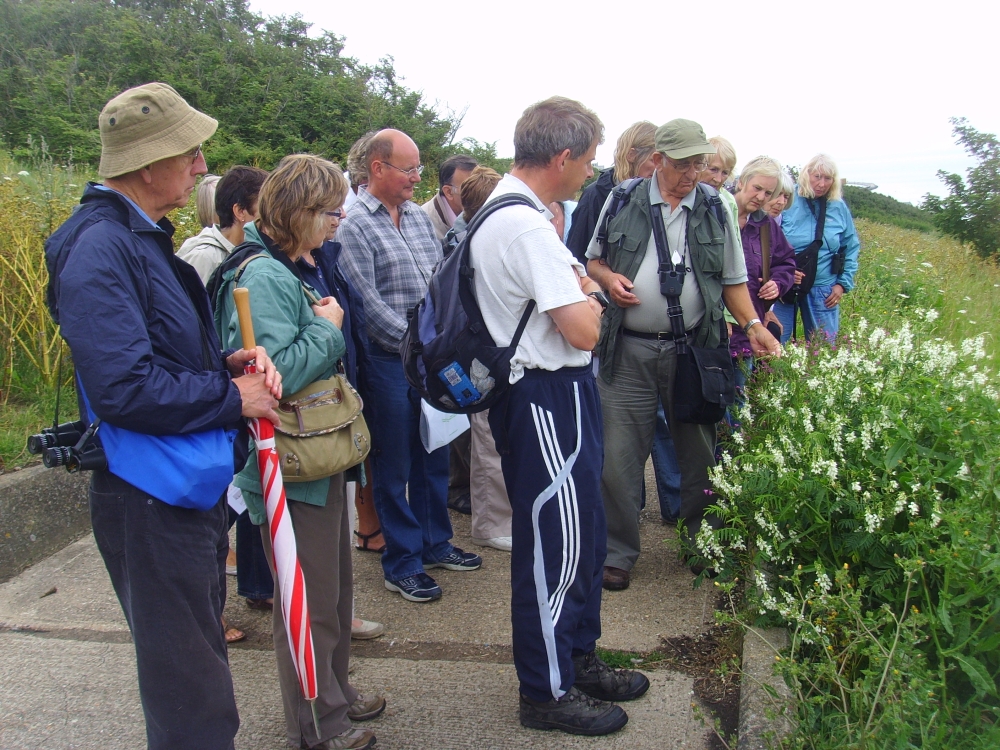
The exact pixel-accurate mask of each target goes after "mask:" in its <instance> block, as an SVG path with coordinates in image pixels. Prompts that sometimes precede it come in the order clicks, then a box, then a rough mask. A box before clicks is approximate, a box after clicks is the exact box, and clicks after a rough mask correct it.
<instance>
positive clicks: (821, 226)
mask: <svg viewBox="0 0 1000 750" xmlns="http://www.w3.org/2000/svg"><path fill="white" fill-rule="evenodd" d="M816 200H817V201H818V202H819V218H818V219H816V235H815V236H814V237H813V242H818V243H820V246H822V244H823V231H824V230H825V229H826V196H824V197H822V198H817V199H816ZM809 208H810V210H811V209H812V201H810V206H809ZM813 215H814V216H815V214H813Z"/></svg>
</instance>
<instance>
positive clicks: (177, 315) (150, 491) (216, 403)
mask: <svg viewBox="0 0 1000 750" xmlns="http://www.w3.org/2000/svg"><path fill="white" fill-rule="evenodd" d="M99 123H100V132H101V145H102V150H101V165H100V169H99V174H100V175H101V176H102V177H103V178H104V184H103V185H101V184H96V183H91V184H89V185H88V186H87V189H86V191H85V192H84V194H83V198H82V199H81V201H80V203H81V205H80V207H79V209H78V210H77V211H76V212H75V213H74V214H73V215H72V216H71V217H70V218H69V219H68V220H67V221H66V222H65V223H64V224H63V225H62V226H61V227H60V228H59V229H58V230H56V232H55V234H53V235H52V237H50V238H49V240H48V242H47V243H46V246H45V255H46V264H47V265H48V269H49V277H50V283H49V297H48V301H49V307H50V310H51V312H52V316H53V318H54V319H55V320H56V322H57V323H59V324H60V326H61V331H62V335H63V337H64V338H65V339H66V342H67V343H68V344H69V347H70V349H71V350H72V352H73V362H74V364H75V365H76V373H77V383H78V386H79V395H80V398H81V401H82V405H81V412H82V414H81V418H82V419H83V420H85V421H88V422H92V421H94V420H95V419H96V418H100V419H101V420H102V422H101V425H100V430H99V432H98V436H99V437H100V440H101V443H102V446H103V449H104V453H105V455H106V456H107V466H106V467H105V468H101V469H96V470H95V471H94V472H93V475H92V476H91V483H90V510H91V520H92V525H93V529H94V537H95V539H96V541H97V546H98V549H99V550H100V552H101V556H102V557H103V558H104V564H105V566H106V567H107V569H108V573H109V575H110V576H111V582H112V584H113V586H114V589H115V593H116V594H117V596H118V600H119V602H120V603H121V607H122V611H123V612H124V613H125V618H126V620H128V624H129V628H130V630H131V632H132V639H133V641H134V642H135V650H136V662H137V667H138V677H139V693H140V696H141V698H142V707H143V713H144V714H145V718H146V735H147V741H148V746H149V747H150V748H151V749H153V750H167V748H182V747H183V748H192V749H193V748H201V749H204V750H227V749H228V748H232V747H233V737H234V736H235V734H236V730H237V728H238V727H239V717H238V715H237V712H236V702H235V699H234V696H233V683H232V677H231V675H230V673H229V664H228V660H227V655H226V643H225V637H224V634H223V630H222V622H221V616H222V608H223V605H224V603H225V594H226V588H225V583H224V581H225V559H226V553H227V552H228V549H229V539H228V534H227V530H228V524H227V509H226V487H227V485H228V483H229V481H230V480H231V478H232V474H233V469H234V465H235V464H239V466H240V467H242V464H243V462H244V461H245V460H246V450H247V436H246V433H245V430H243V420H242V417H262V418H269V419H272V420H273V421H275V422H277V415H276V414H275V412H274V407H275V406H276V405H277V401H276V400H275V399H276V398H278V397H280V395H281V377H280V376H279V375H278V374H277V373H276V372H275V370H274V366H273V364H272V363H271V361H270V360H269V359H268V357H267V354H266V353H265V352H264V350H263V349H261V348H259V347H258V348H257V349H256V350H255V351H237V352H235V353H233V354H230V356H229V357H225V358H224V357H223V356H222V353H221V347H220V345H219V341H218V338H217V336H216V334H215V326H214V325H213V321H212V315H211V310H210V308H209V304H208V296H207V295H206V293H205V288H204V286H202V283H201V280H200V279H199V278H198V275H197V272H196V271H195V270H194V269H193V268H192V267H191V266H189V265H188V264H187V263H184V262H183V261H180V260H178V259H177V258H176V257H175V256H174V252H173V243H172V241H171V236H172V235H173V226H172V225H171V224H170V221H169V220H168V219H167V218H166V215H167V213H168V212H169V211H171V210H172V209H174V208H177V207H180V206H183V205H185V204H186V203H187V200H188V197H189V196H190V195H191V191H192V190H193V189H194V187H195V183H196V181H197V178H198V176H199V175H201V174H204V173H205V172H206V171H207V168H206V166H205V159H204V157H203V156H202V154H201V144H202V143H203V142H204V141H205V140H206V139H207V138H209V137H210V136H211V135H212V134H213V133H214V132H215V129H216V127H217V125H218V123H216V121H215V120H213V119H212V118H211V117H209V116H208V115H205V114H203V113H201V112H199V111H197V110H196V109H194V108H192V107H191V106H190V105H188V103H187V102H185V101H184V99H182V98H181V97H180V95H179V94H178V93H177V92H176V91H174V90H173V89H172V88H171V87H170V86H168V85H166V84H164V83H149V84H146V85H144V86H138V87H136V88H133V89H129V90H128V91H125V92H124V93H122V94H120V95H118V96H116V97H115V98H114V99H112V100H111V101H110V102H108V104H107V105H106V106H105V108H104V110H103V111H102V112H101V116H100V119H99ZM254 357H255V358H256V360H257V366H258V368H262V369H263V371H264V372H263V374H258V375H243V366H244V364H245V363H246V362H247V361H248V360H249V359H251V358H254Z"/></svg>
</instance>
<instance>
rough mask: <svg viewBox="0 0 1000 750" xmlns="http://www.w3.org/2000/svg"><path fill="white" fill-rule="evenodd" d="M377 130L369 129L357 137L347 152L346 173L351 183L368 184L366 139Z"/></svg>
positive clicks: (368, 139) (370, 137) (355, 184)
mask: <svg viewBox="0 0 1000 750" xmlns="http://www.w3.org/2000/svg"><path fill="white" fill-rule="evenodd" d="M377 132H378V131H377V130H369V131H368V132H367V133H365V134H364V135H363V136H361V137H360V138H358V140H356V141H355V142H354V145H352V146H351V150H350V151H348V152H347V173H348V174H349V175H350V176H351V184H352V185H354V186H357V185H367V184H368V160H367V159H366V156H367V154H368V141H370V140H371V139H372V137H373V136H374V135H375V134H376V133H377Z"/></svg>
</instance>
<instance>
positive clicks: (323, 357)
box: [215, 224, 345, 525]
mask: <svg viewBox="0 0 1000 750" xmlns="http://www.w3.org/2000/svg"><path fill="white" fill-rule="evenodd" d="M246 242H251V243H254V244H257V245H260V252H261V253H264V254H266V255H267V256H268V257H267V258H258V259H257V260H254V261H251V262H250V263H249V264H247V266H246V267H245V268H244V270H243V275H242V276H241V277H240V281H239V286H240V287H245V288H246V289H249V290H250V309H251V316H252V317H253V330H254V335H255V338H256V343H257V346H262V347H264V349H265V350H266V351H267V354H268V356H269V357H270V358H271V361H272V362H274V366H275V368H277V370H278V372H280V373H281V380H282V389H283V390H284V392H285V394H292V393H295V392H296V391H300V390H302V389H303V388H305V387H306V386H307V385H310V384H311V383H314V382H316V381H317V380H322V379H324V378H329V377H332V376H333V373H334V370H335V368H336V365H337V360H339V359H340V358H341V357H342V356H344V351H345V345H344V337H343V335H342V334H341V332H340V329H339V328H337V326H335V325H334V324H333V323H331V322H330V321H328V320H326V319H325V318H321V317H319V316H318V315H316V314H315V313H314V312H313V310H312V306H311V305H310V303H309V300H308V299H306V295H305V293H304V292H303V290H302V282H301V281H299V279H298V277H296V276H295V274H293V273H292V271H290V270H289V269H288V268H287V267H286V266H285V265H284V264H283V263H281V262H279V261H278V260H275V259H274V257H273V255H272V253H271V252H270V251H269V250H268V249H267V247H266V246H265V244H264V240H263V238H262V237H261V235H260V233H259V232H258V231H257V228H256V227H255V226H253V225H251V224H248V225H247V228H246ZM276 252H280V251H276ZM235 273H236V271H235V269H234V270H232V271H229V272H228V273H227V274H226V275H225V276H224V277H223V278H224V279H225V280H226V282H227V283H225V284H224V285H223V287H222V293H220V295H219V299H217V300H216V301H215V326H216V329H217V330H218V332H219V338H220V339H221V340H222V345H223V347H224V348H226V347H236V348H239V347H241V346H242V334H241V332H240V321H239V317H238V316H237V315H236V306H235V304H234V303H233V297H232V290H233V285H232V283H231V282H232V279H233V277H234V276H235ZM310 291H313V292H315V290H312V289H311V288H310ZM316 296H317V297H318V296H319V295H318V294H317V295H316ZM233 483H234V484H235V485H236V486H237V487H239V488H240V489H241V490H242V491H243V499H244V500H246V504H247V509H248V510H249V511H250V520H251V521H253V523H255V524H258V525H259V524H262V523H264V521H265V520H267V515H266V513H265V510H264V498H263V496H262V494H261V492H262V490H261V484H260V471H259V470H258V467H257V451H256V450H254V449H253V446H251V450H250V457H249V458H248V459H247V463H246V466H245V467H244V469H243V470H242V471H241V472H240V473H239V474H237V475H236V477H235V479H234V480H233ZM329 489H330V479H329V478H326V479H317V480H316V481H313V482H293V483H287V482H286V483H285V495H286V497H287V498H288V499H289V500H298V501H299V502H303V503H309V504H310V505H320V506H322V505H326V496H327V493H328V492H329Z"/></svg>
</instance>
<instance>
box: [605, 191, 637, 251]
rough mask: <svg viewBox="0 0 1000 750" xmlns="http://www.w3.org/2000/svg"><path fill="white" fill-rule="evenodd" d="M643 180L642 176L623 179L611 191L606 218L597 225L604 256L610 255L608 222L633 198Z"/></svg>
mask: <svg viewBox="0 0 1000 750" xmlns="http://www.w3.org/2000/svg"><path fill="white" fill-rule="evenodd" d="M642 180H643V178H642V177H632V178H631V179H628V180H622V181H621V182H620V183H618V185H616V186H615V189H614V190H612V191H611V202H610V203H609V204H608V210H607V211H605V212H604V218H603V219H602V220H601V223H600V224H599V225H598V227H597V244H598V245H600V246H601V257H602V258H607V257H608V224H610V223H611V220H612V219H613V218H615V217H616V216H617V215H618V214H619V213H620V212H621V210H622V209H623V208H625V206H627V205H628V202H629V201H630V200H632V191H633V190H635V189H636V188H637V187H638V186H639V184H640V183H641V182H642Z"/></svg>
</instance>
